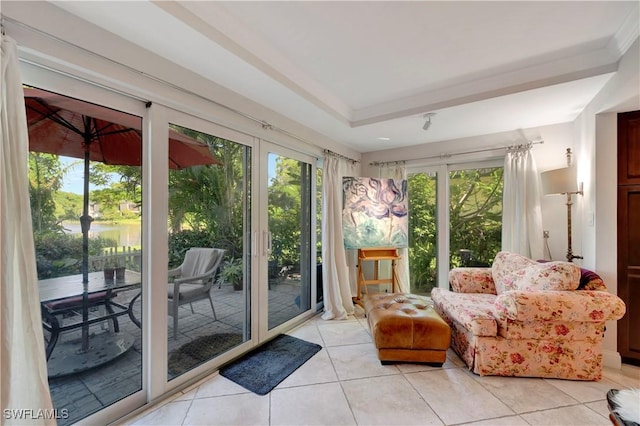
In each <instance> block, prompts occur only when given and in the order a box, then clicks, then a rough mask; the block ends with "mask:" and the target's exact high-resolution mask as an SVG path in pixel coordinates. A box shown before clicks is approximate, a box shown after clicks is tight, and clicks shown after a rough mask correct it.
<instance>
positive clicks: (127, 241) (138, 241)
mask: <svg viewBox="0 0 640 426" xmlns="http://www.w3.org/2000/svg"><path fill="white" fill-rule="evenodd" d="M62 225H63V226H64V228H65V230H66V231H65V232H66V233H67V234H72V235H80V234H82V229H81V228H80V222H63V223H62ZM89 237H90V238H95V237H102V238H109V239H111V240H115V241H117V242H118V247H122V246H127V247H128V246H134V247H140V246H141V245H142V230H141V226H140V224H139V223H127V224H117V225H116V224H109V223H102V222H93V223H92V224H91V229H90V230H89Z"/></svg>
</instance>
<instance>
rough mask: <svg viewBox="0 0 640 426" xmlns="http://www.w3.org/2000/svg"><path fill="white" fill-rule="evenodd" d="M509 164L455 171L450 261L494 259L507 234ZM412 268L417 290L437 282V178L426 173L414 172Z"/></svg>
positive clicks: (451, 192)
mask: <svg viewBox="0 0 640 426" xmlns="http://www.w3.org/2000/svg"><path fill="white" fill-rule="evenodd" d="M502 174H503V169H502V168H501V167H498V168H484V169H470V170H461V171H454V172H450V174H449V224H450V229H449V247H450V251H449V262H450V266H451V267H456V266H463V259H462V257H461V250H465V251H467V253H469V254H470V255H472V256H473V258H472V262H471V263H470V264H474V265H488V264H491V262H492V260H493V258H494V257H495V255H496V253H497V252H498V251H499V250H500V246H501V238H502V186H503V183H502ZM408 181H409V182H408V183H409V190H408V192H409V268H410V276H411V288H412V291H416V292H422V293H428V292H430V291H431V288H433V287H434V286H436V260H437V246H436V243H437V212H436V208H437V205H436V201H437V197H436V189H437V179H436V177H435V176H430V175H428V174H426V173H417V174H414V175H411V176H409V179H408Z"/></svg>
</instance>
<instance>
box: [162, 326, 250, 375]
mask: <svg viewBox="0 0 640 426" xmlns="http://www.w3.org/2000/svg"><path fill="white" fill-rule="evenodd" d="M240 343H242V335H240V334H235V333H219V334H211V335H209V336H202V337H198V338H197V339H195V340H192V341H191V342H189V343H186V344H184V345H182V346H180V347H179V348H178V349H177V350H176V351H175V352H173V353H172V354H171V355H170V356H169V362H168V367H169V374H170V375H171V377H175V376H177V375H180V374H182V373H184V372H186V371H189V370H191V369H192V368H194V367H197V366H198V365H200V364H202V363H203V362H205V361H208V360H210V359H211V358H213V357H215V356H217V355H220V354H221V353H223V352H226V351H228V350H229V349H231V348H233V347H236V346H238V345H239V344H240Z"/></svg>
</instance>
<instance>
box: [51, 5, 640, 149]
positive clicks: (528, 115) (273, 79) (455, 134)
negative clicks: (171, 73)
mask: <svg viewBox="0 0 640 426" xmlns="http://www.w3.org/2000/svg"><path fill="white" fill-rule="evenodd" d="M52 3H54V4H55V5H56V6H59V7H61V8H63V9H65V10H67V11H68V12H70V13H73V14H75V15H78V16H79V17H81V18H83V19H86V20H87V21H90V22H92V23H94V24H96V25H98V26H100V27H102V28H104V29H106V30H108V31H111V32H113V33H114V34H117V35H119V36H120V37H123V38H125V39H127V40H129V41H131V42H133V43H135V44H137V45H139V46H141V47H143V48H145V49H147V50H149V51H152V52H154V53H156V54H158V55H160V56H162V57H164V58H166V59H169V60H171V61H173V62H175V63H177V64H180V65H181V66H183V67H186V68H188V69H190V70H191V71H194V72H196V73H198V74H199V75H201V76H203V77H205V78H207V79H210V80H212V81H214V82H216V83H217V84H220V85H222V86H225V87H227V88H229V89H231V90H233V91H235V92H236V93H238V94H240V95H242V96H244V97H247V98H249V99H252V100H254V101H256V102H258V103H260V104H262V105H264V106H266V107H268V108H270V109H272V110H274V111H276V112H278V113H280V114H282V115H284V116H286V117H288V118H291V119H293V120H295V121H297V122H299V123H302V124H304V125H305V126H307V127H309V128H311V129H313V130H315V131H317V132H319V133H321V134H324V135H326V136H327V137H329V138H331V139H333V140H336V141H338V142H341V143H343V144H345V145H347V146H350V147H351V148H353V149H354V150H356V151H358V152H370V151H376V150H381V149H388V148H391V147H401V146H411V145H417V144H423V143H426V142H435V141H443V140H449V139H455V138H461V137H468V136H473V135H483V134H490V133H496V132H503V131H512V130H516V129H523V128H529V127H537V126H543V125H549V124H556V123H564V122H569V121H572V120H574V119H575V118H576V117H577V115H578V114H579V113H580V112H581V111H582V110H583V108H584V107H585V106H586V104H588V103H589V101H590V100H591V99H593V97H594V96H595V95H596V94H597V92H598V91H599V90H600V89H601V88H602V87H603V86H604V84H606V82H607V81H608V79H609V78H611V76H612V75H613V73H614V72H615V70H616V69H617V62H618V60H619V59H620V57H621V56H622V55H623V54H624V52H625V51H626V50H627V49H628V48H629V46H630V45H631V43H632V42H633V41H634V40H635V39H636V38H637V37H638V33H639V31H638V26H639V23H638V14H639V11H638V2H637V1H627V2H617V1H586V2H578V1H567V2H554V1H531V2H524V1H511V2H508V1H500V2H483V1H469V2H460V1H443V2H436V1H412V2H400V1H371V2H369V1H354V2H343V1H317V2H309V1H278V2H272V1H257V2H253V1H232V2H224V1H194V2H189V1H181V2H167V1H158V2H149V1H135V2H111V1H102V2H76V1H69V2H67V1H54V2H52ZM639 72H640V71H639ZM431 112H435V113H436V115H435V116H433V119H432V125H431V127H430V128H429V129H428V130H427V131H425V130H423V129H422V127H423V124H424V121H425V120H424V116H425V114H426V113H431Z"/></svg>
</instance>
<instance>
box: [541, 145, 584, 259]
mask: <svg viewBox="0 0 640 426" xmlns="http://www.w3.org/2000/svg"><path fill="white" fill-rule="evenodd" d="M540 178H541V180H542V192H543V193H544V195H552V194H567V237H568V241H567V261H568V262H572V261H573V259H582V256H576V255H574V254H573V250H572V249H571V206H572V205H573V201H572V200H571V196H572V195H573V194H580V195H583V194H584V192H583V191H582V185H580V188H578V179H577V176H576V169H575V167H572V166H571V148H567V167H565V168H562V169H555V170H549V171H546V172H542V173H541V174H540Z"/></svg>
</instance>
